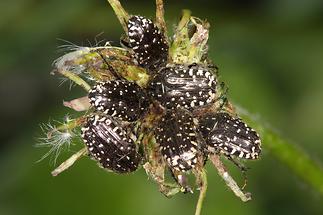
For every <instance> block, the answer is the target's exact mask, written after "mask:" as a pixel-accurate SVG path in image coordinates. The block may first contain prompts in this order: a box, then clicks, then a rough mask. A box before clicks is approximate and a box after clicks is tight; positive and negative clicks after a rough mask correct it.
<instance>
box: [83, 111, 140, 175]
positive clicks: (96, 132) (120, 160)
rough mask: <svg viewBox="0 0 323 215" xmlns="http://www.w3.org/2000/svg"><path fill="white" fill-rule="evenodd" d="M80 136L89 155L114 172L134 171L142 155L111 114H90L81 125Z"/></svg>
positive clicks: (128, 134)
mask: <svg viewBox="0 0 323 215" xmlns="http://www.w3.org/2000/svg"><path fill="white" fill-rule="evenodd" d="M81 131H82V134H81V136H82V138H83V141H84V143H85V144H86V146H87V148H88V152H89V154H90V156H91V157H92V158H93V159H94V160H96V161H98V162H99V164H100V165H101V166H102V167H103V168H105V169H108V170H111V171H113V172H116V173H128V172H133V171H135V170H136V169H137V168H138V166H139V164H140V161H141V158H142V156H141V155H140V154H139V153H138V147H137V145H136V144H135V142H134V140H133V139H131V138H130V133H129V131H127V130H126V129H125V127H124V126H122V124H121V123H120V122H118V121H117V120H116V119H114V118H113V117H111V116H104V115H99V114H95V115H91V116H89V117H88V118H87V122H86V124H85V125H84V126H83V127H82V129H81Z"/></svg>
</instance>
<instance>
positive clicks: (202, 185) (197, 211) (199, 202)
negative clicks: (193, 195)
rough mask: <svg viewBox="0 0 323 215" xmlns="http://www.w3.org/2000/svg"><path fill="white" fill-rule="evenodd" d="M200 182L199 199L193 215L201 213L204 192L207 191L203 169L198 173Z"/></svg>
mask: <svg viewBox="0 0 323 215" xmlns="http://www.w3.org/2000/svg"><path fill="white" fill-rule="evenodd" d="M199 177H200V180H201V187H200V195H199V199H198V201H197V204H196V210H195V215H200V214H201V211H202V206H203V202H204V199H205V196H206V190H207V175H206V172H205V170H204V169H202V170H201V172H200V176H199Z"/></svg>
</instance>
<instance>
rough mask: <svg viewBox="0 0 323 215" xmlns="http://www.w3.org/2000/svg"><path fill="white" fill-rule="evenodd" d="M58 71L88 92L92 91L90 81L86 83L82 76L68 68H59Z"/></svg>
mask: <svg viewBox="0 0 323 215" xmlns="http://www.w3.org/2000/svg"><path fill="white" fill-rule="evenodd" d="M58 73H60V74H61V75H63V76H65V77H66V78H68V79H70V80H71V81H73V82H74V83H76V84H77V85H79V86H81V87H82V88H83V89H85V90H86V92H88V91H90V89H91V86H90V85H89V84H88V83H86V82H85V81H84V80H83V79H82V78H80V77H79V76H77V75H76V74H74V73H73V72H69V71H67V70H58Z"/></svg>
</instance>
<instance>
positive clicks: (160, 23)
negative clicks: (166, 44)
mask: <svg viewBox="0 0 323 215" xmlns="http://www.w3.org/2000/svg"><path fill="white" fill-rule="evenodd" d="M156 25H157V27H158V28H159V29H161V31H162V32H163V33H164V36H165V38H166V39H167V38H168V36H167V27H166V22H165V16H164V2H163V0H156Z"/></svg>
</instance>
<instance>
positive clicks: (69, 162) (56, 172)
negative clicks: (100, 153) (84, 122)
mask: <svg viewBox="0 0 323 215" xmlns="http://www.w3.org/2000/svg"><path fill="white" fill-rule="evenodd" d="M86 154H87V148H86V147H84V148H82V149H81V150H80V151H78V152H76V153H75V154H73V155H72V156H71V157H70V158H68V159H67V160H66V161H64V162H63V163H62V164H61V165H59V166H58V167H57V168H56V169H54V170H53V171H52V172H51V174H52V176H57V175H59V174H60V173H62V172H64V171H65V170H67V169H68V168H69V167H71V166H72V165H73V164H74V163H75V161H77V160H78V159H80V157H82V156H83V155H86Z"/></svg>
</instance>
